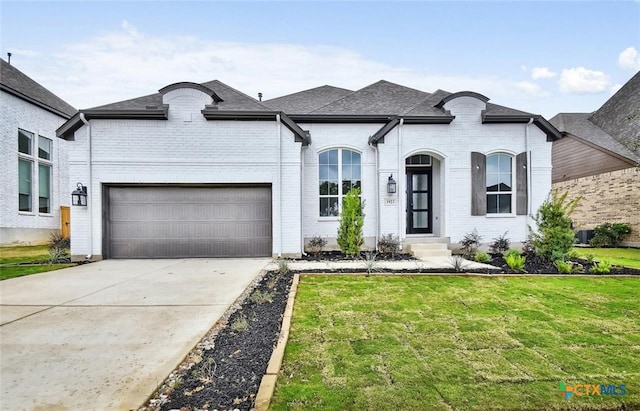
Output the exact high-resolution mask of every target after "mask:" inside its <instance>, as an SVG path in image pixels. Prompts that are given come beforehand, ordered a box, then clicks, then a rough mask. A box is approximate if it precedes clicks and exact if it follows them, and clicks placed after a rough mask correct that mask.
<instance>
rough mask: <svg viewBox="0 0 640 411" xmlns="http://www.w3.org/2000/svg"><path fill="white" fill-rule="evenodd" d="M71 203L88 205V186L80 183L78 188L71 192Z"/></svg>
mask: <svg viewBox="0 0 640 411" xmlns="http://www.w3.org/2000/svg"><path fill="white" fill-rule="evenodd" d="M71 205H74V206H82V207H86V206H87V187H85V186H83V185H82V183H78V185H77V188H76V189H75V190H74V191H73V192H72V193H71Z"/></svg>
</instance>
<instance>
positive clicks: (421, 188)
mask: <svg viewBox="0 0 640 411" xmlns="http://www.w3.org/2000/svg"><path fill="white" fill-rule="evenodd" d="M432 232H433V227H432V226H431V169H430V168H416V169H413V170H412V169H407V234H420V233H432Z"/></svg>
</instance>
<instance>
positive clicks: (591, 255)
mask: <svg viewBox="0 0 640 411" xmlns="http://www.w3.org/2000/svg"><path fill="white" fill-rule="evenodd" d="M586 259H587V262H588V263H589V264H593V262H594V261H595V259H596V256H595V255H593V254H587V256H586Z"/></svg>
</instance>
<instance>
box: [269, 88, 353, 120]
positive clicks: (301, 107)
mask: <svg viewBox="0 0 640 411" xmlns="http://www.w3.org/2000/svg"><path fill="white" fill-rule="evenodd" d="M351 93H353V91H352V90H347V89H346V88H340V87H334V86H329V85H324V86H320V87H315V88H312V89H309V90H304V91H300V92H297V93H293V94H288V95H286V96H282V97H277V98H272V99H269V100H265V101H263V102H262V104H264V105H265V106H268V107H271V108H272V109H273V110H276V111H284V112H285V113H289V114H307V113H310V112H312V111H313V110H316V109H318V108H320V107H322V106H326V105H327V104H329V103H333V102H334V101H336V100H338V99H340V98H342V97H344V96H346V95H348V94H351Z"/></svg>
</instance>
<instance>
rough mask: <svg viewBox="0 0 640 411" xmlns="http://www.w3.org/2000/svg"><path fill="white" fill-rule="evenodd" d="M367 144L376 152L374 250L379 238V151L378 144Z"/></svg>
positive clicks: (376, 247)
mask: <svg viewBox="0 0 640 411" xmlns="http://www.w3.org/2000/svg"><path fill="white" fill-rule="evenodd" d="M369 145H370V146H371V147H372V148H373V150H374V151H375V152H376V155H375V161H376V183H375V184H376V239H375V241H376V242H375V244H374V246H373V247H374V250H376V251H377V250H378V240H379V238H380V170H379V165H380V160H379V157H380V152H379V151H378V145H377V144H375V145H374V144H371V143H369Z"/></svg>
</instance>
